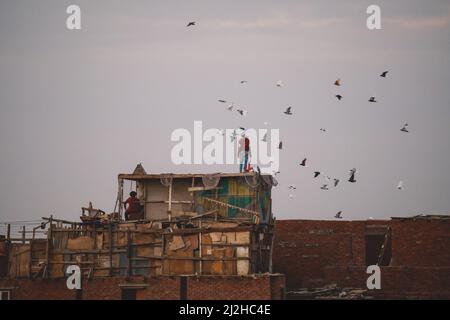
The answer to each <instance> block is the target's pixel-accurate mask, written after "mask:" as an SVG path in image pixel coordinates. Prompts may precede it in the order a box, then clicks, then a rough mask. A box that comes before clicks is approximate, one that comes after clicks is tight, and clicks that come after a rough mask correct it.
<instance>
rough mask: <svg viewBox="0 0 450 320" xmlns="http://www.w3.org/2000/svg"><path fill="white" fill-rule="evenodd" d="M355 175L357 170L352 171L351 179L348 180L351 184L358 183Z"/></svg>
mask: <svg viewBox="0 0 450 320" xmlns="http://www.w3.org/2000/svg"><path fill="white" fill-rule="evenodd" d="M355 174H356V169H352V170H350V179H348V182H351V183H355V182H356V180H355Z"/></svg>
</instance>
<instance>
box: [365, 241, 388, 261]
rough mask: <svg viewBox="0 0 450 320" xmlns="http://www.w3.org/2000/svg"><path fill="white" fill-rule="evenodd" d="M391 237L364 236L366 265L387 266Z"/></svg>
mask: <svg viewBox="0 0 450 320" xmlns="http://www.w3.org/2000/svg"><path fill="white" fill-rule="evenodd" d="M391 257H392V248H391V237H390V236H389V233H386V234H372V235H366V265H367V266H371V265H376V264H378V265H380V266H388V265H389V264H390V263H391Z"/></svg>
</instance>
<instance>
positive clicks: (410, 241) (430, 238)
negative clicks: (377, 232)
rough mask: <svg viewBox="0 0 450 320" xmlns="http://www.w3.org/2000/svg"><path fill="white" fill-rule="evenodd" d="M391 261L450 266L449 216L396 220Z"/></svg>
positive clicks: (406, 263) (407, 263) (398, 263)
mask: <svg viewBox="0 0 450 320" xmlns="http://www.w3.org/2000/svg"><path fill="white" fill-rule="evenodd" d="M391 226H392V257H393V260H392V265H395V266H430V267H439V266H440V267H449V266H450V220H431V219H429V220H424V219H417V220H409V219H408V220H393V221H392V223H391Z"/></svg>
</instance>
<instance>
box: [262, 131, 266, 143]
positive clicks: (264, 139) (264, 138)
mask: <svg viewBox="0 0 450 320" xmlns="http://www.w3.org/2000/svg"><path fill="white" fill-rule="evenodd" d="M261 141H263V142H267V133H266V134H264V137H263V138H262V139H261Z"/></svg>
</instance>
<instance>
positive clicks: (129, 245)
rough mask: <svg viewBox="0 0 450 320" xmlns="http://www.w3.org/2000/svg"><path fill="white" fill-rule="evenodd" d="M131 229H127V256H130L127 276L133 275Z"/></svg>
mask: <svg viewBox="0 0 450 320" xmlns="http://www.w3.org/2000/svg"><path fill="white" fill-rule="evenodd" d="M130 235H131V234H130V230H127V257H128V268H127V276H128V277H129V276H131V268H132V265H131V261H132V260H131V237H130Z"/></svg>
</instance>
